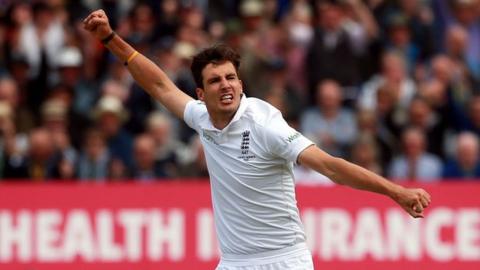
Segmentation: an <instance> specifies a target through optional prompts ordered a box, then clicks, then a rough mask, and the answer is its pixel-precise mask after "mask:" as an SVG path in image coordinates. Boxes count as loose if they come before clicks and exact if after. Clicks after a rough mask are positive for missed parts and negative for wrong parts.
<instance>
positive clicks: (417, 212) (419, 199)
mask: <svg viewBox="0 0 480 270" xmlns="http://www.w3.org/2000/svg"><path fill="white" fill-rule="evenodd" d="M393 199H394V200H395V201H396V202H397V203H398V204H399V205H400V206H401V207H402V208H403V209H404V210H405V211H407V212H408V213H409V214H410V215H411V216H412V217H415V218H419V217H421V218H423V210H424V209H425V208H426V207H428V205H429V204H430V202H431V197H430V194H428V193H427V192H426V191H425V190H423V189H421V188H417V189H412V188H402V190H401V191H400V192H398V193H397V194H396V195H395V196H394V197H393Z"/></svg>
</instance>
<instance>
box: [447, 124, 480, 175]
mask: <svg viewBox="0 0 480 270" xmlns="http://www.w3.org/2000/svg"><path fill="white" fill-rule="evenodd" d="M455 154H456V155H455V157H454V158H452V159H450V160H448V161H447V162H446V164H445V166H444V169H443V177H445V178H448V179H457V180H458V179H462V178H463V179H465V178H470V179H471V178H480V160H479V142H478V136H477V135H475V134H474V133H471V132H462V133H460V134H458V136H457V139H456V153H455Z"/></svg>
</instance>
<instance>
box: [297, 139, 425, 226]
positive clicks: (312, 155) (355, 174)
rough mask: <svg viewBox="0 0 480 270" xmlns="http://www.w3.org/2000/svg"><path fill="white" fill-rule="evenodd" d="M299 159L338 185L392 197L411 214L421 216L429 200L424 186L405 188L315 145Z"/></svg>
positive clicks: (301, 154) (306, 150) (301, 162)
mask: <svg viewBox="0 0 480 270" xmlns="http://www.w3.org/2000/svg"><path fill="white" fill-rule="evenodd" d="M298 162H299V163H300V164H302V165H304V166H306V167H309V168H311V169H313V170H315V171H318V172H320V173H322V174H323V175H325V176H327V177H329V178H330V179H331V180H332V181H334V182H335V183H337V184H340V185H347V186H350V187H353V188H356V189H362V190H367V191H372V192H376V193H380V194H383V195H386V196H388V197H390V198H392V199H393V200H394V201H396V202H397V203H398V204H399V205H400V206H401V207H402V208H403V209H404V210H405V211H407V212H408V213H409V214H410V215H411V216H412V217H416V218H418V217H423V210H424V208H425V207H427V206H428V205H429V204H430V202H431V198H430V194H428V193H427V192H426V191H425V190H423V189H410V188H404V187H402V186H400V185H397V184H394V183H392V182H390V181H388V180H387V179H385V178H383V177H381V176H379V175H377V174H375V173H372V172H370V171H368V170H366V169H364V168H362V167H360V166H357V165H355V164H353V163H350V162H347V161H345V160H343V159H341V158H336V157H333V156H331V155H329V154H327V153H325V152H324V151H322V150H320V149H319V148H318V147H316V146H310V147H308V148H307V149H305V150H304V151H303V152H302V153H300V155H299V157H298Z"/></svg>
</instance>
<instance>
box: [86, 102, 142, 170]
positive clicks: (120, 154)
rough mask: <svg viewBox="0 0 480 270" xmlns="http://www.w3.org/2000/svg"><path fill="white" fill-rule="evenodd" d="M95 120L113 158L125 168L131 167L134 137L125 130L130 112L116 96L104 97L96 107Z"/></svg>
mask: <svg viewBox="0 0 480 270" xmlns="http://www.w3.org/2000/svg"><path fill="white" fill-rule="evenodd" d="M94 118H95V122H96V126H97V128H98V130H100V132H102V134H103V136H104V138H105V139H106V141H107V146H108V149H109V152H110V155H111V157H112V158H113V159H118V160H119V161H121V162H122V163H123V165H124V166H125V167H127V168H128V167H131V166H132V164H133V163H132V162H133V160H132V155H131V153H132V149H133V148H132V137H131V135H130V133H129V132H128V131H126V130H125V129H124V128H123V123H125V121H126V120H127V119H128V112H127V111H126V110H125V108H124V107H123V104H122V103H121V101H120V100H119V99H118V98H116V97H114V96H104V97H102V98H101V99H100V100H99V101H98V103H97V106H96V107H95V110H94Z"/></svg>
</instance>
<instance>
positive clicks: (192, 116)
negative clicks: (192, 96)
mask: <svg viewBox="0 0 480 270" xmlns="http://www.w3.org/2000/svg"><path fill="white" fill-rule="evenodd" d="M205 111H206V108H205V104H203V102H201V101H199V100H191V101H189V102H188V103H187V105H186V106H185V111H184V112H183V120H184V121H185V123H186V124H187V125H188V126H189V127H191V128H193V129H194V130H197V131H198V123H199V119H200V116H201V115H202V114H203V113H204V112H205Z"/></svg>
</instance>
